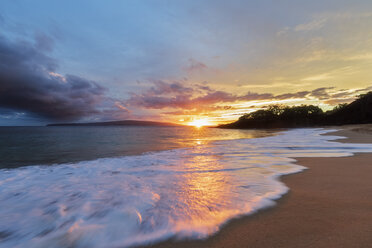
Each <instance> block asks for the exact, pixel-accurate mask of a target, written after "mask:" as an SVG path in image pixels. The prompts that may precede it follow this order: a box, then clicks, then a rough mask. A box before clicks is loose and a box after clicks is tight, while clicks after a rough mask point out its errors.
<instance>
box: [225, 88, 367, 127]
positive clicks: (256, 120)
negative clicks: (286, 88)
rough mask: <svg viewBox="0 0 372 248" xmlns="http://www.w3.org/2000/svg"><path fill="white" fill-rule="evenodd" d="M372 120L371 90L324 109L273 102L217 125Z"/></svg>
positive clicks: (266, 124)
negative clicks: (274, 103) (232, 120)
mask: <svg viewBox="0 0 372 248" xmlns="http://www.w3.org/2000/svg"><path fill="white" fill-rule="evenodd" d="M364 123H372V92H368V93H367V94H363V95H360V96H359V98H358V99H356V100H355V101H353V102H352V103H350V104H341V105H338V106H337V107H335V108H334V109H333V110H330V111H327V112H323V110H322V109H321V108H319V107H317V106H314V105H301V106H292V107H290V106H283V105H272V106H269V107H268V108H267V109H263V110H257V111H255V112H252V113H249V114H245V115H243V116H241V117H240V118H239V120H237V121H236V122H233V123H229V124H225V125H220V126H218V127H220V128H242V129H244V128H291V127H311V126H321V125H346V124H364Z"/></svg>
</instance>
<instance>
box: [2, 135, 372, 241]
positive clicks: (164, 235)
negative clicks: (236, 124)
mask: <svg viewBox="0 0 372 248" xmlns="http://www.w3.org/2000/svg"><path fill="white" fill-rule="evenodd" d="M326 132H329V130H323V129H293V130H290V131H285V132H281V133H280V134H279V135H276V136H270V137H264V138H255V139H240V140H229V141H216V142H213V143H209V144H207V145H199V146H195V147H193V148H183V149H175V150H168V151H162V152H154V153H148V154H144V155H139V156H125V157H119V158H104V159H97V160H93V161H85V162H79V163H71V164H59V165H54V166H27V167H22V168H17V169H3V170H0V219H1V222H0V247H55V248H58V247H128V246H133V245H140V244H141V245H143V244H149V243H154V242H158V241H160V240H164V239H168V238H171V237H173V238H177V239H182V238H195V239H198V238H205V237H208V236H209V235H211V234H213V233H215V232H217V231H218V230H219V228H220V227H221V225H222V224H223V223H225V222H226V221H228V220H230V219H231V218H236V217H239V216H242V215H247V214H252V213H254V212H255V211H257V210H259V209H262V208H265V207H269V206H273V205H274V204H275V200H276V199H278V198H280V197H281V196H282V195H283V194H285V193H286V192H287V191H288V188H287V187H286V186H285V185H284V184H283V183H282V182H280V181H279V179H278V178H279V177H280V176H281V175H286V174H290V173H296V172H300V171H302V170H304V169H306V168H305V167H303V166H300V165H296V164H295V162H296V160H295V159H294V158H295V157H340V156H351V155H352V154H353V153H355V152H372V145H370V144H345V143H338V142H332V141H334V140H335V139H337V138H340V137H336V136H323V135H321V134H324V133H326Z"/></svg>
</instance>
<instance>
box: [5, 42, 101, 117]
mask: <svg viewBox="0 0 372 248" xmlns="http://www.w3.org/2000/svg"><path fill="white" fill-rule="evenodd" d="M50 46H51V41H50V40H49V38H46V37H44V36H40V37H38V38H37V40H36V44H35V45H33V44H31V43H29V42H26V41H19V42H12V41H10V40H8V39H6V38H5V37H1V36H0V108H2V109H10V110H14V111H15V112H17V111H19V112H27V113H32V114H34V115H37V116H40V117H44V118H47V119H53V120H75V119H79V118H81V117H84V116H90V115H92V114H98V113H99V110H97V108H96V107H97V104H99V103H100V102H101V101H102V100H103V98H104V92H105V88H103V87H102V86H100V85H99V84H97V83H96V82H94V81H91V80H87V79H84V78H81V77H78V76H74V75H66V76H62V75H60V74H58V73H57V72H56V71H55V70H56V69H57V63H56V61H55V60H54V59H52V58H50V57H49V56H47V55H46V54H45V53H44V52H43V51H48V50H50V49H51V47H50ZM41 48H43V49H41Z"/></svg>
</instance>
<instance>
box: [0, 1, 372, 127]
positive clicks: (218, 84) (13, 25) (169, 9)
mask: <svg viewBox="0 0 372 248" xmlns="http://www.w3.org/2000/svg"><path fill="white" fill-rule="evenodd" d="M371 30H372V2H371V1H369V0H364V1H362V0H354V1H345V0H313V1H302V0H298V1H294V0H293V1H289V0H288V1H281V0H272V1H266V0H260V1H259V0H255V1H253V0H245V1H238V0H230V1H220V0H187V1H186V0H182V1H181V0H107V1H100V0H65V1H57V0H34V1H31V0H2V1H0V125H45V124H47V123H60V122H89V121H111V120H123V119H136V120H155V121H170V122H177V123H184V124H188V123H193V122H195V121H196V122H197V121H201V120H202V121H204V122H205V123H209V124H217V123H226V122H231V121H233V120H236V119H237V118H238V117H239V116H241V115H242V114H244V113H248V112H251V111H255V110H257V109H261V108H265V107H266V106H268V105H270V104H288V105H300V104H315V105H319V106H320V107H322V108H323V109H324V110H328V109H331V108H332V107H334V106H336V105H337V104H341V103H348V102H351V101H353V100H354V99H355V97H356V96H358V95H360V94H363V93H365V92H368V91H369V90H372V83H371V77H372V70H371V65H372V32H371Z"/></svg>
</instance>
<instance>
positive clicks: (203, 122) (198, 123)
mask: <svg viewBox="0 0 372 248" xmlns="http://www.w3.org/2000/svg"><path fill="white" fill-rule="evenodd" d="M188 124H189V125H190V126H194V127H197V128H200V127H204V126H211V125H212V124H211V123H210V122H209V121H208V120H207V119H198V120H193V121H192V122H189V123H188Z"/></svg>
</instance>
